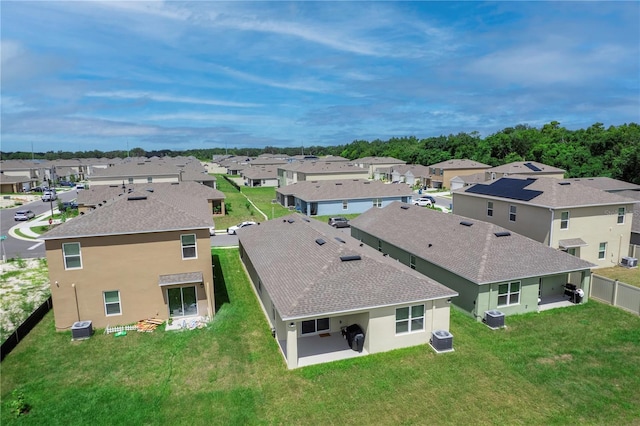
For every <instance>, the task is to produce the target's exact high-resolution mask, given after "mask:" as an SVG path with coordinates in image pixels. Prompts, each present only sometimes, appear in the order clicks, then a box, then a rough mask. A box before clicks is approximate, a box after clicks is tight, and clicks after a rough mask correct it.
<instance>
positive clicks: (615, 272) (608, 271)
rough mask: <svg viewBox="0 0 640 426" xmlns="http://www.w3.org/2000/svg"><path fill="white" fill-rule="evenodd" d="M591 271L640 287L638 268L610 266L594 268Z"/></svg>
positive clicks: (639, 271) (639, 270)
mask: <svg viewBox="0 0 640 426" xmlns="http://www.w3.org/2000/svg"><path fill="white" fill-rule="evenodd" d="M593 273H594V274H596V275H600V276H603V277H607V278H611V279H612V280H618V281H621V282H623V283H626V284H629V285H632V286H635V287H640V268H624V267H622V266H613V267H611V268H601V269H594V270H593Z"/></svg>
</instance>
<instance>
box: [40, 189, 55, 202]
mask: <svg viewBox="0 0 640 426" xmlns="http://www.w3.org/2000/svg"><path fill="white" fill-rule="evenodd" d="M57 199H58V196H57V195H56V192H55V191H46V192H45V193H43V194H42V201H44V202H45V203H48V202H50V201H55V200H57Z"/></svg>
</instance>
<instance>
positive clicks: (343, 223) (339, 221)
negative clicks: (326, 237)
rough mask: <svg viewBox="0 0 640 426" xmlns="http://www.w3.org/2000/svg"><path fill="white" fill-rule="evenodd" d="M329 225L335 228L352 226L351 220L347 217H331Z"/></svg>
mask: <svg viewBox="0 0 640 426" xmlns="http://www.w3.org/2000/svg"><path fill="white" fill-rule="evenodd" d="M329 225H331V226H333V227H334V228H348V227H350V226H351V225H349V220H348V219H347V218H345V217H330V218H329Z"/></svg>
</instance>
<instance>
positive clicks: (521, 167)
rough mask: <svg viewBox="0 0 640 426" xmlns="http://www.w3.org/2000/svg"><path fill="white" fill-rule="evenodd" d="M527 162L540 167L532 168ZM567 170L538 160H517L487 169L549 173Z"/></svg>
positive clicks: (530, 173) (512, 172) (521, 172)
mask: <svg viewBox="0 0 640 426" xmlns="http://www.w3.org/2000/svg"><path fill="white" fill-rule="evenodd" d="M526 164H530V165H531V166H533V167H535V168H537V169H539V170H538V171H536V170H532V169H531V167H527V166H526ZM565 171H566V170H563V169H559V168H557V167H553V166H548V165H546V164H542V163H538V162H537V161H515V162H513V163H507V164H503V165H501V166H496V167H493V168H490V169H488V170H487V172H496V173H508V174H510V175H511V174H527V175H532V174H533V175H535V174H548V173H564V172H565Z"/></svg>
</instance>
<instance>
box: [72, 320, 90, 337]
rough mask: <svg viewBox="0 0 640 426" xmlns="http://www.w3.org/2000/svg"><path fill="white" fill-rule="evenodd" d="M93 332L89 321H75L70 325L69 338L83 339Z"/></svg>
mask: <svg viewBox="0 0 640 426" xmlns="http://www.w3.org/2000/svg"><path fill="white" fill-rule="evenodd" d="M92 334H93V325H92V324H91V321H77V322H74V323H73V325H72V326H71V339H72V340H84V339H88V338H89V337H91V335H92Z"/></svg>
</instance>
